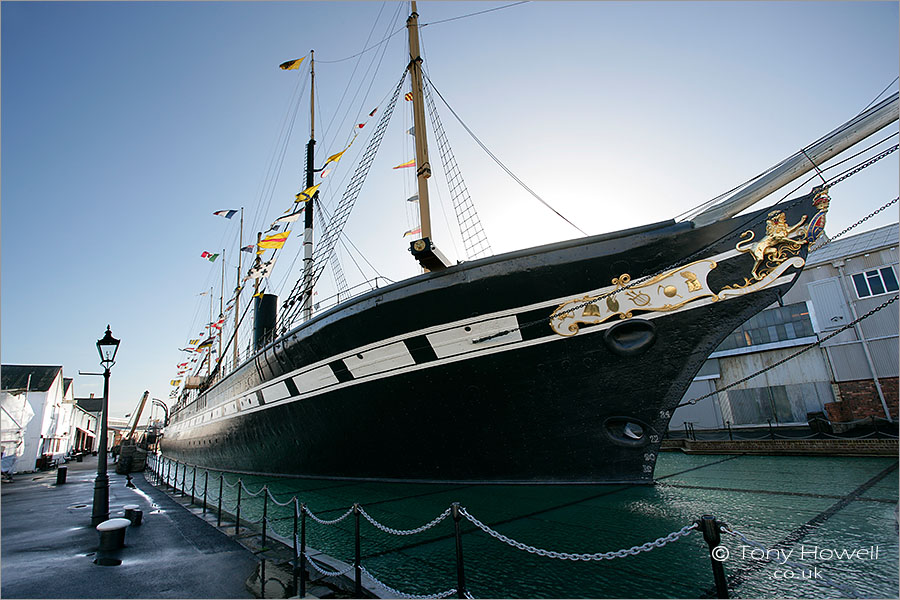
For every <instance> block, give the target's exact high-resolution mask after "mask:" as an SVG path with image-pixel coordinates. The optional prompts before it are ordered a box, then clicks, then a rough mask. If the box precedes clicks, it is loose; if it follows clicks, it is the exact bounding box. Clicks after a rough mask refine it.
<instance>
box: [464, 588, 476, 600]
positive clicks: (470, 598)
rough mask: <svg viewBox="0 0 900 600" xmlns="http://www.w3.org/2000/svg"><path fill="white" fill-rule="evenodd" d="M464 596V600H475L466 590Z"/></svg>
mask: <svg viewBox="0 0 900 600" xmlns="http://www.w3.org/2000/svg"><path fill="white" fill-rule="evenodd" d="M465 594H466V598H469V600H475V596H473V595H472V594H470V593H469V590H466V591H465Z"/></svg>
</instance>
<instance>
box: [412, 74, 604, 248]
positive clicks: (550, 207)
mask: <svg viewBox="0 0 900 600" xmlns="http://www.w3.org/2000/svg"><path fill="white" fill-rule="evenodd" d="M423 76H424V77H425V79H426V80H427V81H428V85H429V86H431V88H432V89H434V91H435V93H437V95H438V97H439V98H440V99H441V101H442V102H443V103H444V106H446V107H447V109H448V110H449V111H450V113H451V114H452V115H453V116H454V117H456V120H457V121H459V124H460V125H462V126H463V129H465V130H466V132H467V133H468V134H469V135H470V136H472V139H473V140H475V142H476V143H477V144H478V145H479V146H480V147H481V149H482V150H484V152H485V153H486V154H487V155H488V156H490V157H491V160H493V161H494V162H495V163H497V165H499V166H500V168H501V169H503V170H504V171H505V172H506V174H507V175H509V176H510V177H511V178H512V179H513V181H515V182H516V183H518V184H519V185H520V186H522V188H523V189H524V190H525V191H526V192H528V193H529V194H531V195H532V196H534V197H535V198H536V199H537V200H538V202H540V203H541V204H543V205H544V206H546V207H547V208H549V209H550V210H552V211H553V212H554V213H556V216H558V217H559V218H560V219H562V220H563V221H565V222H566V223H568V224H569V225H571V226H572V227H574V228H575V229H577V230H578V231H579V232H581V234H582V235H584V236H587V235H588V234H587V233H585V231H584V230H583V229H581V228H580V227H579V226H578V225H576V224H575V223H573V222H572V221H570V220H569V219H567V218H566V217H564V216H563V215H562V213H560V212H559V211H558V210H556V209H555V208H553V207H552V206H550V204H548V203H547V201H546V200H544V199H543V198H541V197H540V196H538V195H537V193H535V191H534V190H532V189H531V188H530V187H528V186H527V185H525V182H524V181H522V180H521V179H519V178H518V177H516V174H515V173H513V172H512V171H510V170H509V168H508V167H507V166H506V165H504V164H503V163H502V162H500V159H499V158H497V157H496V156H494V154H493V153H492V152H491V151H490V150H488V148H487V146H485V145H484V143H482V141H481V140H480V139H478V136H476V135H475V132H473V131H472V130H471V129H469V126H468V125H466V124H465V123H464V122H463V120H462V119H461V118H460V117H459V115H458V114H456V111H455V110H453V107H452V106H450V104H449V103H448V102H447V100H446V98H444V96H443V94H441V91H440V90H439V89H437V88H436V87H435V85H434V83H433V82H432V81H431V80H430V79H429V78H428V75H426V74H425V73H423Z"/></svg>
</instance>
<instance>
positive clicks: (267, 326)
mask: <svg viewBox="0 0 900 600" xmlns="http://www.w3.org/2000/svg"><path fill="white" fill-rule="evenodd" d="M254 301H255V303H254V306H253V322H254V323H255V325H254V327H253V347H254V348H255V349H256V350H259V349H260V348H262V347H263V346H265V345H266V344H268V343H269V342H271V341H272V340H274V339H275V321H276V317H277V316H278V296H277V295H275V294H263V295H262V296H257V297H256V298H254Z"/></svg>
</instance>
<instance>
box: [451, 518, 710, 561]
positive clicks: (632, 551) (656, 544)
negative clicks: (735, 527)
mask: <svg viewBox="0 0 900 600" xmlns="http://www.w3.org/2000/svg"><path fill="white" fill-rule="evenodd" d="M459 512H460V514H461V515H463V516H464V517H465V518H467V519H468V520H469V521H471V522H472V524H473V525H475V526H476V527H478V528H479V529H480V530H482V531H483V532H485V533H486V534H488V535H489V536H491V537H493V538H496V539H498V540H500V541H501V542H503V543H504V544H509V545H510V546H512V547H513V548H517V549H519V550H524V551H526V552H530V553H531V554H537V555H538V556H544V557H547V558H559V559H562V560H585V561H590V560H612V559H614V558H625V557H626V556H634V555H637V554H640V553H641V552H649V551H650V550H654V549H656V548H662V547H663V546H665V545H666V544H668V543H669V542H674V541H675V540H677V539H679V538H681V537H684V536H686V535H688V534H690V533H691V531H693V530H694V529H697V524H696V523H691V524H690V525H685V526H684V527H682V528H681V529H679V530H678V531H673V532H672V533H670V534H669V535H666V536H663V537H661V538H657V539H656V540H654V541H652V542H647V543H645V544H641V545H640V546H632V547H631V548H627V549H622V550H615V551H611V552H596V553H594V554H572V553H570V552H555V551H553V550H543V549H541V548H536V547H534V546H529V545H527V544H523V543H522V542H517V541H516V540H513V539H510V538H508V537H506V536H505V535H503V534H502V533H499V532H497V531H494V530H493V529H491V528H490V527H488V526H487V525H485V524H484V523H482V522H481V521H479V520H478V519H476V518H475V517H473V516H472V515H470V514H469V512H468V511H467V510H466V509H465V508H460V509H459Z"/></svg>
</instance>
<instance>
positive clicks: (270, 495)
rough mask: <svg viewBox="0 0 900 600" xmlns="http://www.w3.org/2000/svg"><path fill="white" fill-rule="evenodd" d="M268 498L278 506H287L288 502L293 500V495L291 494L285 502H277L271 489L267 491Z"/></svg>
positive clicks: (290, 502)
mask: <svg viewBox="0 0 900 600" xmlns="http://www.w3.org/2000/svg"><path fill="white" fill-rule="evenodd" d="M269 499H270V500H272V502H274V503H275V504H277V505H278V506H287V505H288V504H292V503H293V502H294V497H293V496H291V499H290V500H288V501H287V502H279V501H278V500H277V499H276V498H275V496H273V495H272V492H271V491H270V492H269Z"/></svg>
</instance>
